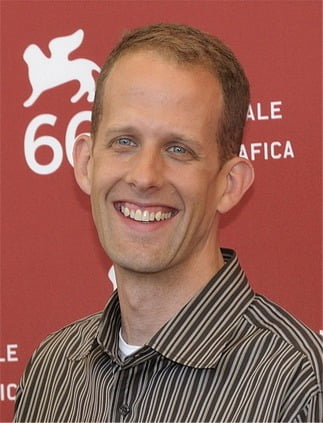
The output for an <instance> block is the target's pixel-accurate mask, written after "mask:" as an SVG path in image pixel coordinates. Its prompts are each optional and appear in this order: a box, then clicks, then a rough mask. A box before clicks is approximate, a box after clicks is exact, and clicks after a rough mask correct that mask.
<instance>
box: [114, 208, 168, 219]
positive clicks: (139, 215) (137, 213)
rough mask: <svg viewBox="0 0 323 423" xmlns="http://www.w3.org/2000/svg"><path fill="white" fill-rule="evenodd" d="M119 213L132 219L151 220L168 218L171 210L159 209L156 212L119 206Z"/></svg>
mask: <svg viewBox="0 0 323 423" xmlns="http://www.w3.org/2000/svg"><path fill="white" fill-rule="evenodd" d="M121 213H122V214H123V215H124V216H126V217H130V218H131V219H134V220H136V221H138V222H153V221H155V220H156V221H157V222H159V221H160V220H166V219H169V218H170V217H171V216H172V213H171V212H168V213H163V212H161V211H158V212H156V213H155V212H149V211H148V210H144V211H142V210H140V209H137V210H130V209H129V208H128V207H125V206H121Z"/></svg>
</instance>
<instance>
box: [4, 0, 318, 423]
mask: <svg viewBox="0 0 323 423" xmlns="http://www.w3.org/2000/svg"><path fill="white" fill-rule="evenodd" d="M321 16H322V5H321V2H320V1H297V2H289V1H272V2H259V1H185V2H184V1H170V2H168V1H139V0H138V1H135V2H134V1H129V2H127V1H56V2H50V1H30V2H28V1H2V2H1V40H2V46H1V59H2V79H1V100H2V102H1V105H2V111H1V113H2V115H1V169H2V173H1V193H2V199H1V200H2V203H1V211H2V220H1V224H2V226H1V237H2V249H1V262H2V266H1V349H0V369H1V379H0V406H1V411H2V415H1V418H0V420H1V421H5V420H10V419H11V418H12V409H13V399H14V393H15V386H16V384H17V382H18V380H19V378H20V375H21V373H22V371H23V368H24V367H25V365H26V362H27V360H28V358H29V356H30V354H31V353H32V351H33V350H34V348H35V347H36V346H37V345H38V343H39V342H40V341H41V340H42V339H43V337H44V336H46V335H47V334H48V333H50V332H52V331H54V330H56V329H58V328H60V327H62V326H63V325H65V324H67V323H69V322H71V321H73V320H76V319H78V318H80V317H82V316H84V315H87V314H90V313H92V312H95V311H97V310H99V309H101V308H102V307H103V306H104V305H105V303H106V301H107V299H108V297H109V296H110V294H111V292H112V285H111V282H110V281H109V278H108V276H107V272H108V270H109V268H110V265H111V263H110V262H109V260H108V259H107V258H106V257H105V256H104V254H103V252H102V251H101V248H100V246H99V244H98V242H97V239H96V234H95V231H94V228H93V224H92V221H91V214H90V209H89V200H88V198H87V197H86V196H85V195H84V194H82V193H81V192H80V191H79V189H78V188H77V187H76V184H75V182H74V179H73V171H72V166H71V164H70V163H69V160H68V156H69V154H70V151H71V147H72V144H73V139H74V136H75V134H76V133H79V132H81V131H88V128H89V124H88V121H87V119H88V116H89V110H90V108H91V102H89V101H88V100H87V97H86V92H85V91H86V89H85V91H84V95H83V96H82V97H81V98H80V99H79V100H78V101H76V102H75V103H72V102H71V98H72V97H73V95H74V94H75V93H76V92H77V91H78V89H79V83H80V82H81V84H83V83H84V84H85V83H86V79H87V83H88V86H87V88H89V86H90V85H91V84H93V78H92V75H93V77H96V76H97V72H96V71H95V70H94V71H93V74H91V73H90V72H91V67H92V68H94V66H95V64H97V65H98V66H100V65H101V64H102V63H103V61H104V59H105V57H106V55H107V53H108V52H109V50H110V49H111V48H112V46H113V45H114V44H115V42H116V41H117V40H118V39H119V37H120V35H121V34H122V32H123V31H125V30H126V29H128V28H132V27H135V26H139V25H143V24H148V23H153V22H161V21H164V22H165V21H166V22H176V23H186V24H191V25H194V26H197V27H199V28H201V29H203V30H206V31H208V32H211V33H213V34H215V35H217V36H219V37H220V38H222V39H223V40H224V41H225V42H226V43H228V44H229V45H230V46H231V48H232V49H233V50H234V51H235V52H236V54H237V56H238V57H239V59H240V61H241V63H242V64H243V65H244V67H245V69H246V72H247V74H248V76H249V79H250V81H251V89H252V101H251V106H250V110H249V114H248V124H247V130H246V133H245V141H244V148H243V150H242V152H241V154H242V155H244V156H246V157H248V158H249V159H251V160H252V161H253V164H254V166H255V170H256V182H255V185H254V187H253V188H252V190H251V191H250V193H248V195H247V196H246V198H245V199H244V200H243V202H242V204H241V205H240V206H239V207H238V208H237V209H236V210H234V211H233V212H232V213H231V214H230V215H227V216H224V218H223V220H222V223H221V239H222V245H223V246H229V247H233V248H235V249H236V250H237V251H238V253H239V255H240V260H241V262H242V263H243V266H244V268H245V269H246V271H247V274H248V276H249V278H250V280H251V282H252V284H253V286H254V288H255V289H256V290H257V291H258V292H261V293H263V294H265V295H267V296H268V297H270V298H272V299H273V300H275V301H276V302H278V303H279V304H281V305H282V306H284V307H285V308H286V309H288V310H289V311H290V312H292V313H293V314H294V315H296V316H297V317H298V318H299V319H301V320H303V321H304V322H305V323H306V324H307V325H309V326H310V327H312V328H313V329H314V330H316V331H319V330H320V329H322V320H321V317H322V316H321V312H322V307H321V306H322V291H321V288H322V286H321V283H322V282H321V281H322V273H321V241H322V239H321V235H322V226H321V217H322V206H321V204H322V197H321V145H322V144H321V143H322V141H321V124H322V104H321V100H322V98H321V93H322V82H321V72H322V70H321V59H322V45H321V36H322V22H321ZM77 30H81V31H79V32H77V33H76V31H77ZM74 33H76V35H75V40H74V41H73V40H72V38H65V39H63V40H58V41H57V38H58V37H65V36H69V35H71V34H74ZM82 36H83V40H82ZM78 37H79V38H78ZM54 39H56V41H54V42H52V43H51V44H50V46H49V43H50V42H51V41H52V40H54ZM61 41H62V42H61ZM31 45H33V46H32V47H31V48H30V46H31ZM59 51H60V52H59ZM68 54H69V56H68ZM80 60H81V61H80ZM64 63H65V68H64V66H62V64H64ZM77 64H78V66H76V65H77ZM80 69H83V70H84V72H83V73H82V74H81V71H80ZM28 71H29V73H28ZM55 78H56V80H55ZM55 84H56V85H55ZM51 87H52V88H51ZM37 89H38V90H39V91H38V92H37ZM32 92H34V93H35V97H34V98H32V99H31V100H30V101H29V103H28V102H27V103H26V100H27V99H29V98H30V95H31V93H32ZM37 93H38V94H39V96H38V97H37ZM46 143H47V144H48V145H47V146H46V145H45V144H46Z"/></svg>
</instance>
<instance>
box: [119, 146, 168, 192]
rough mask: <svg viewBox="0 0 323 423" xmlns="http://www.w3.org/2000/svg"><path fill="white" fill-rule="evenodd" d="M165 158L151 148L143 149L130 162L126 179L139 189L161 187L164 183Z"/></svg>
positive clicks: (142, 190)
mask: <svg viewBox="0 0 323 423" xmlns="http://www.w3.org/2000/svg"><path fill="white" fill-rule="evenodd" d="M163 171H164V166H163V158H162V157H161V154H160V153H159V152H156V151H152V150H150V149H144V148H143V149H142V150H141V151H140V152H138V153H137V154H135V155H134V156H133V157H132V158H131V160H130V163H129V167H128V170H127V172H126V177H125V180H126V182H127V183H128V184H129V185H131V186H132V187H133V188H135V189H137V190H138V191H141V192H145V191H148V190H154V189H159V188H160V187H161V185H162V183H163V178H164V175H163Z"/></svg>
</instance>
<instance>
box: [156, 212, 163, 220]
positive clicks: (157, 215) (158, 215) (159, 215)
mask: <svg viewBox="0 0 323 423" xmlns="http://www.w3.org/2000/svg"><path fill="white" fill-rule="evenodd" d="M161 216H162V212H161V211H159V212H157V213H156V214H155V219H156V220H157V222H159V221H160V220H161Z"/></svg>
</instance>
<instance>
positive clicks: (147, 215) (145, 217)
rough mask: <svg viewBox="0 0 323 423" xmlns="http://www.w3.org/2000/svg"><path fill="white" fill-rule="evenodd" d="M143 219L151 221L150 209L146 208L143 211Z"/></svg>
mask: <svg viewBox="0 0 323 423" xmlns="http://www.w3.org/2000/svg"><path fill="white" fill-rule="evenodd" d="M142 220H143V221H144V222H149V211H148V210H145V211H144V212H143V214H142Z"/></svg>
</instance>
